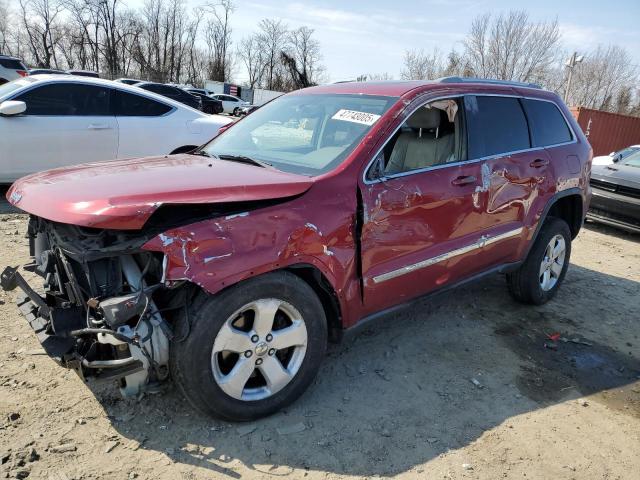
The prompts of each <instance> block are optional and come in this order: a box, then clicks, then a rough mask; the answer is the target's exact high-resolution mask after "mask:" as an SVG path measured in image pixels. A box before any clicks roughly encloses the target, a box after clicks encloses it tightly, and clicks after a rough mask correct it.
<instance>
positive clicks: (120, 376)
mask: <svg viewBox="0 0 640 480" xmlns="http://www.w3.org/2000/svg"><path fill="white" fill-rule="evenodd" d="M29 239H30V249H31V254H32V256H33V258H34V262H33V263H32V264H30V265H27V266H26V267H25V269H26V270H29V271H32V272H34V273H36V274H38V275H40V276H42V277H43V278H44V291H43V292H40V293H39V292H36V291H35V290H33V289H32V288H31V287H30V286H29V285H28V284H27V282H26V281H25V280H24V278H22V276H21V275H20V273H18V272H17V269H15V268H10V267H8V268H7V269H5V271H4V272H3V274H2V287H3V288H5V289H6V290H11V289H14V288H16V287H19V288H20V289H21V290H22V291H23V292H24V298H23V299H21V300H20V301H19V305H20V309H21V310H22V311H23V313H24V314H25V315H26V316H27V319H28V320H29V322H30V323H31V326H32V327H33V328H34V330H35V331H36V333H37V334H38V336H39V337H40V341H41V343H42V345H43V347H44V348H45V350H47V353H49V354H50V355H51V356H52V357H54V358H55V359H56V360H57V361H58V362H59V363H60V364H62V365H63V366H66V367H68V368H73V369H74V370H76V372H77V373H78V374H79V375H80V376H81V377H82V378H83V379H87V380H88V379H93V380H97V381H100V380H118V381H119V384H120V390H121V392H122V394H123V395H125V396H136V395H139V394H140V393H142V392H144V391H145V389H147V388H149V387H150V386H151V385H154V384H157V383H159V382H161V381H163V380H165V379H166V378H167V377H168V375H169V369H168V362H169V341H170V340H171V339H172V338H173V337H174V333H173V327H172V324H173V325H175V324H176V323H178V320H176V318H177V317H179V314H180V313H181V312H182V310H183V309H184V307H185V305H186V299H187V296H188V293H189V292H188V291H187V288H188V287H183V286H182V285H177V286H174V287H173V288H168V287H166V286H165V285H164V284H163V283H162V261H163V258H162V256H161V255H158V254H155V253H151V252H146V251H143V250H142V249H140V247H141V246H142V245H143V244H144V242H145V241H147V240H148V237H147V236H146V235H145V234H144V233H142V232H139V231H138V232H136V233H135V234H133V235H132V234H131V233H128V232H118V231H112V230H96V229H83V228H79V227H75V226H70V225H62V224H55V223H53V222H49V221H46V220H43V219H41V218H37V217H32V218H31V220H30V223H29Z"/></svg>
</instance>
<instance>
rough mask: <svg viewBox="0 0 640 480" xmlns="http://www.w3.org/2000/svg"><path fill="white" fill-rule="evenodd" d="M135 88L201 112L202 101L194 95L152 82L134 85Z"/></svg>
mask: <svg viewBox="0 0 640 480" xmlns="http://www.w3.org/2000/svg"><path fill="white" fill-rule="evenodd" d="M135 86H136V87H138V88H142V89H143V90H148V91H150V92H153V93H157V94H158V95H162V96H163V97H167V98H171V99H172V100H175V101H176V102H180V103H183V104H185V105H188V106H189V107H191V108H195V109H196V110H202V100H201V99H200V98H199V97H196V96H195V95H191V94H190V93H188V92H185V91H184V90H182V89H181V88H178V87H174V86H171V85H164V84H162V83H153V82H140V83H136V84H135Z"/></svg>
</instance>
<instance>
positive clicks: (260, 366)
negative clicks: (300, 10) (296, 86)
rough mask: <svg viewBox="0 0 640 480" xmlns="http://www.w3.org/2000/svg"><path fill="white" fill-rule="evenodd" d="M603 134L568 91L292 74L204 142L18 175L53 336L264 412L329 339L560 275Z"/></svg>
mask: <svg viewBox="0 0 640 480" xmlns="http://www.w3.org/2000/svg"><path fill="white" fill-rule="evenodd" d="M591 157H592V151H591V147H590V146H589V144H588V143H587V140H586V138H585V137H584V135H583V134H582V132H581V131H580V128H579V127H578V125H577V124H576V122H575V121H574V120H573V118H572V116H571V115H570V113H569V111H568V110H567V108H566V107H565V105H564V104H563V103H562V101H561V100H560V99H559V98H558V96H557V95H556V94H554V93H551V92H547V91H544V90H541V89H540V88H538V87H537V86H535V85H531V84H520V83H511V82H499V81H487V80H472V79H463V78H445V79H441V80H438V81H420V82H383V83H376V82H370V83H342V84H335V85H326V86H320V87H314V88H309V89H305V90H300V91H297V92H293V93H291V94H288V95H285V96H283V97H280V98H278V99H277V100H274V101H273V102H271V103H269V104H267V105H265V106H264V107H262V108H260V109H259V110H256V111H255V112H254V113H252V114H251V115H249V116H248V117H246V118H244V119H243V120H241V121H239V122H237V123H236V124H234V125H233V126H231V127H230V128H228V129H227V130H226V131H224V132H223V133H222V134H220V135H219V136H218V137H217V138H215V139H213V140H212V141H211V142H209V143H208V144H206V145H204V146H203V147H201V148H199V149H197V150H196V151H194V152H192V153H190V154H183V155H173V156H163V157H156V158H145V159H139V160H126V161H114V162H108V163H94V164H86V165H79V166H75V167H70V168H62V169H57V170H51V171H48V172H44V173H40V174H35V175H31V176H29V177H26V178H23V179H22V180H20V181H18V182H16V183H15V184H14V185H13V186H12V187H11V189H10V190H9V192H8V194H7V197H8V199H9V201H10V202H11V203H12V204H14V205H16V206H17V207H19V208H21V209H22V210H24V211H26V212H28V213H29V214H30V215H31V218H30V223H29V229H28V236H29V238H30V243H31V253H32V255H33V257H34V261H33V263H32V264H30V265H28V266H27V267H26V268H27V269H30V270H32V271H35V272H37V273H38V274H40V275H41V276H42V277H43V278H44V295H42V294H40V293H36V291H35V290H34V289H32V288H31V287H30V286H29V285H28V283H27V282H26V281H25V280H24V278H23V277H22V276H21V275H20V274H19V273H18V272H17V271H16V270H15V269H13V268H7V269H5V271H4V273H3V276H2V284H3V287H4V288H5V289H12V288H15V287H16V286H19V287H20V288H21V289H22V290H23V292H24V296H23V297H22V298H21V300H20V301H19V303H20V309H21V310H22V311H23V312H24V314H25V315H26V316H27V319H28V320H29V322H30V323H31V326H32V327H33V328H34V329H35V331H36V332H37V334H38V336H39V338H40V340H41V341H42V343H43V346H44V348H45V349H46V350H47V351H48V352H49V354H50V355H51V356H53V357H55V358H56V359H57V360H58V361H59V362H60V363H61V364H62V365H65V366H67V367H71V368H74V369H75V370H76V371H77V372H78V373H79V374H80V375H81V376H83V377H97V378H102V379H105V378H111V379H116V380H118V382H119V385H120V388H121V391H122V393H123V394H125V395H137V394H138V393H140V392H141V391H143V390H144V389H147V388H150V387H151V386H153V385H155V384H157V383H159V382H162V381H164V380H166V379H167V378H168V377H169V376H171V377H172V378H173V380H174V381H175V382H176V384H177V385H178V386H179V387H180V388H181V390H182V391H183V392H184V395H185V396H186V397H187V398H188V399H189V400H190V402H191V403H192V404H193V405H194V406H195V407H197V408H198V409H200V410H201V411H203V412H206V413H208V414H212V415H216V416H219V417H223V418H226V419H232V420H248V419H254V418H257V417H260V416H263V415H267V414H270V413H273V412H275V411H277V410H278V409H280V408H282V407H283V406H284V405H287V404H288V403H290V402H292V401H293V400H294V399H296V398H297V397H298V396H299V395H301V394H302V392H303V391H304V390H305V389H306V388H307V386H308V385H309V384H310V383H311V381H312V380H313V378H314V376H315V375H316V373H317V371H318V368H319V366H320V362H321V360H322V357H323V355H324V353H325V348H326V344H327V341H328V339H331V340H337V339H339V338H340V337H341V335H342V334H343V332H345V330H348V329H350V328H351V327H354V326H355V325H356V324H359V323H360V324H361V323H362V322H365V321H366V320H367V319H371V318H374V317H377V316H380V314H381V313H384V312H386V311H389V310H391V309H394V308H396V307H398V306H399V305H402V304H404V303H406V302H409V301H410V300H412V299H414V298H416V297H419V296H422V295H425V294H430V293H433V292H437V291H441V290H443V289H446V288H450V287H454V286H458V285H461V284H462V283H464V282H467V281H469V280H474V279H477V278H479V277H480V276H482V275H486V274H490V273H495V272H502V273H506V278H507V285H508V287H509V291H510V292H511V294H512V295H513V297H514V298H515V299H516V300H518V301H521V302H525V303H530V304H541V303H544V302H546V301H548V300H549V299H551V298H552V297H553V296H554V295H555V294H556V292H557V290H558V288H559V286H560V284H561V283H562V280H563V278H564V276H565V273H566V271H567V267H568V265H569V255H570V253H571V240H572V239H573V238H575V236H576V235H577V234H578V231H579V230H580V227H581V226H582V222H583V218H584V215H585V213H586V212H587V206H588V202H589V195H590V194H589V172H590V167H591Z"/></svg>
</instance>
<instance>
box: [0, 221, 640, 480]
mask: <svg viewBox="0 0 640 480" xmlns="http://www.w3.org/2000/svg"><path fill="white" fill-rule="evenodd" d="M5 212H6V209H5ZM24 229H25V217H23V216H17V215H13V214H7V213H5V214H4V215H0V265H3V266H4V265H7V264H11V265H17V264H21V263H23V262H24V261H25V260H26V252H27V250H26V245H25V240H24V238H23V231H24ZM572 263H573V265H572V267H571V268H570V269H569V273H568V276H567V278H566V281H565V284H564V286H563V288H562V289H561V291H560V294H559V295H558V297H557V299H556V300H555V301H553V302H551V303H550V304H548V305H545V306H543V307H537V308H534V307H525V306H521V305H517V304H515V303H514V302H513V301H512V300H511V299H510V298H509V296H508V295H507V292H506V288H505V286H504V279H503V278H501V277H500V276H495V277H492V278H490V279H488V280H486V281H484V282H483V283H481V284H476V285H474V286H471V287H465V288H461V289H458V290H457V291H454V292H451V293H449V294H445V295H442V296H440V297H438V298H437V299H432V300H430V301H422V302H419V303H417V304H415V305H414V306H413V307H411V308H409V309H407V310H405V311H404V312H402V313H400V314H396V315H393V316H389V317H387V318H386V319H385V321H384V322H383V323H380V324H378V325H375V326H372V327H370V328H369V329H368V330H366V331H365V332H363V333H362V334H360V335H359V336H358V337H356V338H353V339H351V340H349V341H347V342H346V343H343V344H342V345H337V346H332V347H331V348H330V353H329V355H328V358H327V359H326V361H325V363H324V366H323V368H322V370H321V372H320V375H319V377H318V379H317V381H316V383H315V384H314V385H313V386H312V388H311V389H310V390H309V391H308V392H307V393H306V394H305V395H304V396H303V397H302V398H301V399H300V400H299V401H298V402H297V403H295V404H294V405H293V406H292V407H291V408H290V409H288V410H287V411H285V412H282V413H279V414H277V415H275V416H273V417H271V418H268V419H265V420H262V421H258V422H255V423H249V424H229V423H224V422H218V421H214V420H211V419H209V418H205V417H203V416H201V415H199V414H197V413H195V412H194V411H193V410H192V409H191V408H189V406H187V404H186V402H185V400H184V399H183V398H182V397H181V396H180V394H179V393H177V392H176V391H174V390H173V389H171V388H169V389H168V391H167V392H166V393H165V394H163V395H150V396H147V397H145V398H143V399H141V400H140V401H139V402H136V401H124V400H122V399H120V397H119V394H118V393H117V392H116V390H115V389H113V388H111V387H110V386H100V387H92V389H91V390H90V389H89V388H87V387H85V386H84V385H83V384H82V382H81V381H80V380H79V378H78V377H77V376H76V375H75V374H74V373H73V372H70V371H66V370H63V369H61V368H59V367H57V366H56V365H55V364H54V363H53V361H52V360H50V359H49V358H47V357H46V356H43V355H40V354H38V353H39V351H38V343H37V341H36V338H35V336H34V335H33V334H32V333H31V331H30V329H29V327H28V325H27V324H26V322H25V321H24V320H23V319H22V318H21V317H20V316H19V315H18V313H17V310H16V308H15V306H14V305H13V296H14V295H13V292H12V294H10V295H7V294H3V293H0V322H1V325H2V331H1V333H0V455H1V457H2V466H1V467H0V478H1V477H3V476H4V475H5V474H6V476H7V477H8V478H13V477H15V476H16V475H27V474H30V475H29V478H38V479H41V478H42V479H55V480H63V479H69V480H70V479H128V478H140V479H176V478H178V479H179V478H183V479H209V478H231V479H236V478H238V479H239V478H243V479H253V478H302V477H305V478H310V479H316V478H330V479H333V478H347V477H349V478H351V477H377V476H385V477H386V476H398V477H401V478H424V479H437V478H449V479H458V478H486V479H497V478H518V479H522V478H526V479H532V478H534V479H535V478H540V479H543V478H544V479H570V478H575V479H585V478H588V479H591V478H594V479H595V478H597V479H602V478H606V479H632V478H638V472H639V471H640V455H638V452H640V349H639V345H640V339H639V335H640V324H639V322H638V319H639V313H638V312H640V295H639V294H638V291H639V289H638V287H639V285H640V283H639V282H640V237H638V236H635V237H634V236H631V235H626V234H624V233H621V232H619V231H616V230H611V229H605V228H603V227H594V226H593V225H590V226H588V228H586V229H584V230H583V231H582V233H581V234H580V236H579V238H578V240H577V241H576V242H575V243H574V252H573V258H572ZM556 332H557V333H559V334H561V337H560V338H559V339H558V340H557V342H555V343H553V342H551V341H550V340H548V339H547V338H546V335H547V334H554V333H556ZM545 343H546V344H547V347H551V348H547V347H545ZM19 478H22V477H19Z"/></svg>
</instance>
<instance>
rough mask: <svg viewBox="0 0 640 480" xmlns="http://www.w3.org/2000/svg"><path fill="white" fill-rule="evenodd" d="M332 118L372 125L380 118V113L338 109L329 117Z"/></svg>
mask: <svg viewBox="0 0 640 480" xmlns="http://www.w3.org/2000/svg"><path fill="white" fill-rule="evenodd" d="M331 118H332V119H333V120H344V121H345V122H353V123H361V124H362V125H373V124H374V123H375V122H376V120H378V119H379V118H380V115H375V114H373V113H367V112H358V111H356V110H344V109H342V110H338V111H337V112H336V114H335V115H334V116H333V117H331Z"/></svg>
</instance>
